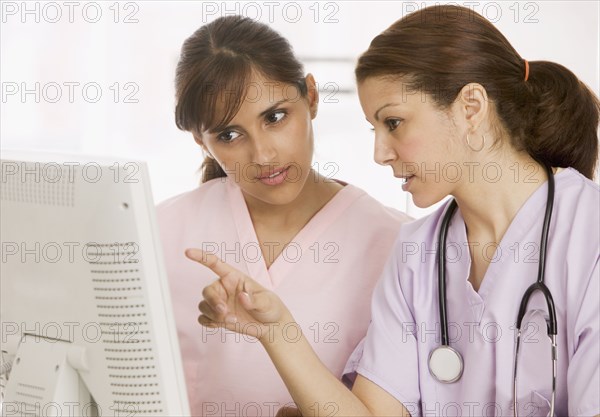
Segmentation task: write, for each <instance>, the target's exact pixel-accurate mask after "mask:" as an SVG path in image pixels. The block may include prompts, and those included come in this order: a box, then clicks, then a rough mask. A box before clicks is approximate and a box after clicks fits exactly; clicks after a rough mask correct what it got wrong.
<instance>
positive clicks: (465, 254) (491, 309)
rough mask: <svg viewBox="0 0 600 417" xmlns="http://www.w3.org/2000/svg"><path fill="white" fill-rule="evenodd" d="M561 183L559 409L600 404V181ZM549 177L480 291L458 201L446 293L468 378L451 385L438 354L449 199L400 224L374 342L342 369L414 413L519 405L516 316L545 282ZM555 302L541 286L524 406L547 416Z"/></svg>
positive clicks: (452, 338) (551, 244) (525, 370)
mask: <svg viewBox="0 0 600 417" xmlns="http://www.w3.org/2000/svg"><path fill="white" fill-rule="evenodd" d="M555 181H556V192H555V201H554V211H553V215H552V221H551V223H550V230H549V239H548V248H547V254H546V276H545V282H546V285H547V286H548V288H549V289H550V291H551V292H552V295H553V298H554V303H555V306H556V314H557V321H558V335H557V345H558V365H557V366H558V369H557V387H556V405H555V413H556V415H558V416H565V415H571V416H573V415H577V416H593V415H596V414H599V413H600V372H599V368H600V366H599V362H600V332H599V328H600V308H599V306H600V301H599V300H600V286H599V281H600V271H599V267H598V259H599V257H600V255H599V251H600V249H599V247H600V192H599V191H600V188H599V187H598V185H597V184H595V183H594V182H592V181H590V180H588V179H586V178H585V177H584V176H582V175H581V174H580V173H579V172H577V171H576V170H574V169H571V168H569V169H566V170H563V171H560V172H558V173H557V174H556V175H555ZM547 190H548V187H547V182H546V183H544V184H542V185H541V186H540V187H539V188H538V189H537V190H536V191H535V192H534V193H533V194H532V195H531V196H530V197H529V199H528V200H527V201H526V202H525V203H524V204H523V206H522V207H521V208H520V210H519V211H518V213H517V214H516V216H515V218H514V220H513V221H512V223H511V224H510V226H509V228H508V230H507V231H506V233H505V235H504V237H503V238H502V241H501V242H500V244H499V246H497V247H496V246H493V247H489V248H485V249H488V253H489V257H490V259H491V262H490V265H489V268H488V270H487V272H486V274H485V276H484V279H483V282H482V283H481V286H480V289H479V291H478V292H477V291H475V290H474V289H473V287H472V285H471V283H470V282H469V281H468V276H469V271H470V265H471V259H470V254H469V250H468V247H467V236H466V231H465V223H464V220H463V217H462V215H461V212H460V208H459V209H457V211H456V212H455V213H454V216H453V218H452V221H451V223H450V227H449V231H448V237H447V260H446V291H447V296H446V297H447V314H448V326H449V327H448V332H449V335H448V337H449V342H450V346H451V347H453V348H454V349H456V350H458V351H459V352H460V353H461V354H462V357H463V360H464V372H463V375H462V378H461V379H460V380H459V381H457V382H455V383H453V384H442V383H440V382H438V381H437V380H435V379H434V378H433V377H432V376H431V374H430V373H429V368H428V364H427V361H428V356H429V353H430V352H431V350H432V349H434V348H435V347H437V346H439V344H440V326H439V304H438V275H437V262H436V255H435V249H436V245H437V241H438V232H439V229H440V225H441V222H442V218H443V215H444V212H445V210H446V207H447V206H448V203H446V204H444V205H443V206H442V207H440V208H439V209H438V210H437V211H436V212H434V213H433V214H431V215H429V216H427V217H425V218H422V219H419V220H416V221H414V222H411V223H407V224H404V225H402V227H401V229H400V234H399V237H398V239H397V240H396V243H395V249H394V250H393V253H392V255H391V257H390V258H389V259H388V262H387V264H386V266H385V267H384V272H383V274H382V277H381V279H380V281H379V283H378V284H377V286H376V288H375V290H374V293H373V300H372V321H371V324H370V325H369V329H368V332H367V336H366V338H365V340H364V343H362V344H360V345H359V346H358V347H357V349H356V350H355V351H354V353H353V355H352V356H351V358H350V360H349V361H348V363H347V365H346V369H345V371H344V373H345V374H346V375H345V378H346V379H350V380H351V379H352V377H353V376H355V375H356V372H357V373H358V374H360V375H362V376H363V377H365V378H367V379H369V380H370V381H372V382H374V383H375V384H377V385H378V386H380V387H381V388H382V389H384V390H385V391H387V392H388V393H389V394H391V395H392V396H394V397H395V398H396V399H398V400H399V401H400V402H402V403H403V404H404V406H405V407H406V408H407V409H408V411H409V412H410V413H411V415H412V416H413V417H414V416H421V415H423V416H481V415H483V416H489V415H495V416H500V415H501V416H506V415H512V414H513V405H512V401H513V393H512V389H513V377H512V376H513V359H514V354H515V335H516V332H515V327H516V326H515V322H516V318H517V313H518V310H519V304H520V302H521V298H522V296H523V294H524V292H525V290H526V289H527V288H528V287H529V286H530V285H531V284H532V283H534V282H535V281H536V279H537V271H538V259H539V247H540V237H541V232H542V221H543V218H544V211H545V207H546V197H547ZM546 315H547V308H546V303H545V301H544V298H543V296H542V295H541V294H540V293H539V292H537V293H536V294H534V296H532V298H531V299H530V302H529V307H528V311H527V313H526V315H525V318H524V320H523V324H522V336H521V352H520V354H519V367H518V372H517V378H518V384H517V387H518V392H517V399H518V411H519V416H546V415H547V414H548V412H549V401H550V394H551V391H552V362H551V349H550V340H549V338H548V337H547V333H546V323H545V316H546Z"/></svg>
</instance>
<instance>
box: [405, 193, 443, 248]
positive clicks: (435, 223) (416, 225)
mask: <svg viewBox="0 0 600 417" xmlns="http://www.w3.org/2000/svg"><path fill="white" fill-rule="evenodd" d="M450 201H451V199H448V201H446V202H444V204H442V205H441V206H440V207H438V208H437V209H436V210H435V211H434V212H433V213H430V214H428V215H427V216H424V217H421V218H419V219H416V220H413V221H410V222H407V223H405V224H403V225H402V228H401V229H400V234H399V236H398V240H397V241H396V247H399V246H402V245H405V244H406V243H409V242H413V243H419V242H431V241H432V240H433V239H437V233H438V231H439V226H440V224H441V222H442V218H443V216H444V213H445V212H446V209H447V207H448V204H449V203H450Z"/></svg>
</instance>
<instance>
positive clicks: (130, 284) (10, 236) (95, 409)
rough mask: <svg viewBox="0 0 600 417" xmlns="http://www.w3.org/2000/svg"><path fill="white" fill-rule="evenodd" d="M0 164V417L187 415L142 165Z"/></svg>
mask: <svg viewBox="0 0 600 417" xmlns="http://www.w3.org/2000/svg"><path fill="white" fill-rule="evenodd" d="M0 164H1V174H2V181H1V191H0V201H1V206H0V209H1V216H0V217H1V232H0V233H1V245H2V247H1V257H2V265H1V275H0V283H1V288H0V290H1V291H0V293H1V304H0V323H1V329H2V334H1V337H2V340H1V341H2V347H1V349H2V351H3V354H4V356H5V357H6V356H8V357H9V358H12V359H13V362H12V370H11V371H10V374H9V375H8V381H7V383H6V387H5V393H4V403H3V406H2V414H3V415H4V416H15V415H43V416H45V415H55V416H69V415H72V416H81V415H83V416H85V415H103V416H108V415H110V416H139V415H156V416H158V415H165V416H166V415H169V416H175V415H176V416H186V415H189V414H190V412H189V405H188V400H187V393H186V389H185V383H184V377H183V370H182V365H181V357H180V351H179V345H178V341H177V334H176V330H175V323H174V318H173V313H172V309H171V299H170V295H169V288H168V283H167V277H166V272H165V267H164V261H163V255H162V251H161V245H160V242H159V235H158V229H157V224H156V219H155V209H154V202H153V199H152V194H151V190H150V182H149V177H148V172H147V167H146V165H145V164H144V163H142V162H136V161H123V160H116V159H106V158H103V159H98V158H93V157H84V156H73V155H58V154H51V153H32V152H8V151H2V154H1V160H0Z"/></svg>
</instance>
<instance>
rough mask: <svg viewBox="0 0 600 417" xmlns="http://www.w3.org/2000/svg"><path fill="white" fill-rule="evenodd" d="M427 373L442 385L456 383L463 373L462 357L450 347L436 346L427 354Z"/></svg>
mask: <svg viewBox="0 0 600 417" xmlns="http://www.w3.org/2000/svg"><path fill="white" fill-rule="evenodd" d="M429 372H430V373H431V375H432V376H433V377H434V378H435V379H437V380H438V381H440V382H442V383H444V384H451V383H453V382H456V381H458V380H459V379H460V377H461V376H462V373H463V359H462V356H461V355H460V353H458V351H456V350H454V349H452V348H451V347H450V346H447V345H441V346H438V347H437V348H435V349H433V350H432V351H431V352H430V353H429Z"/></svg>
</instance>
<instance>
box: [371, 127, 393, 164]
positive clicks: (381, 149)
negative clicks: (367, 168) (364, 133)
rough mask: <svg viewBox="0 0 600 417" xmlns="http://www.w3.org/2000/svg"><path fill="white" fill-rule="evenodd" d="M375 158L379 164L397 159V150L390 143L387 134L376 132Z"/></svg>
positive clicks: (389, 162)
mask: <svg viewBox="0 0 600 417" xmlns="http://www.w3.org/2000/svg"><path fill="white" fill-rule="evenodd" d="M373 159H375V162H377V163H378V164H379V165H384V166H385V165H390V164H391V163H392V162H394V161H395V160H396V151H394V148H393V147H391V146H390V144H389V138H388V137H387V136H386V135H382V134H375V149H374V155H373Z"/></svg>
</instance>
